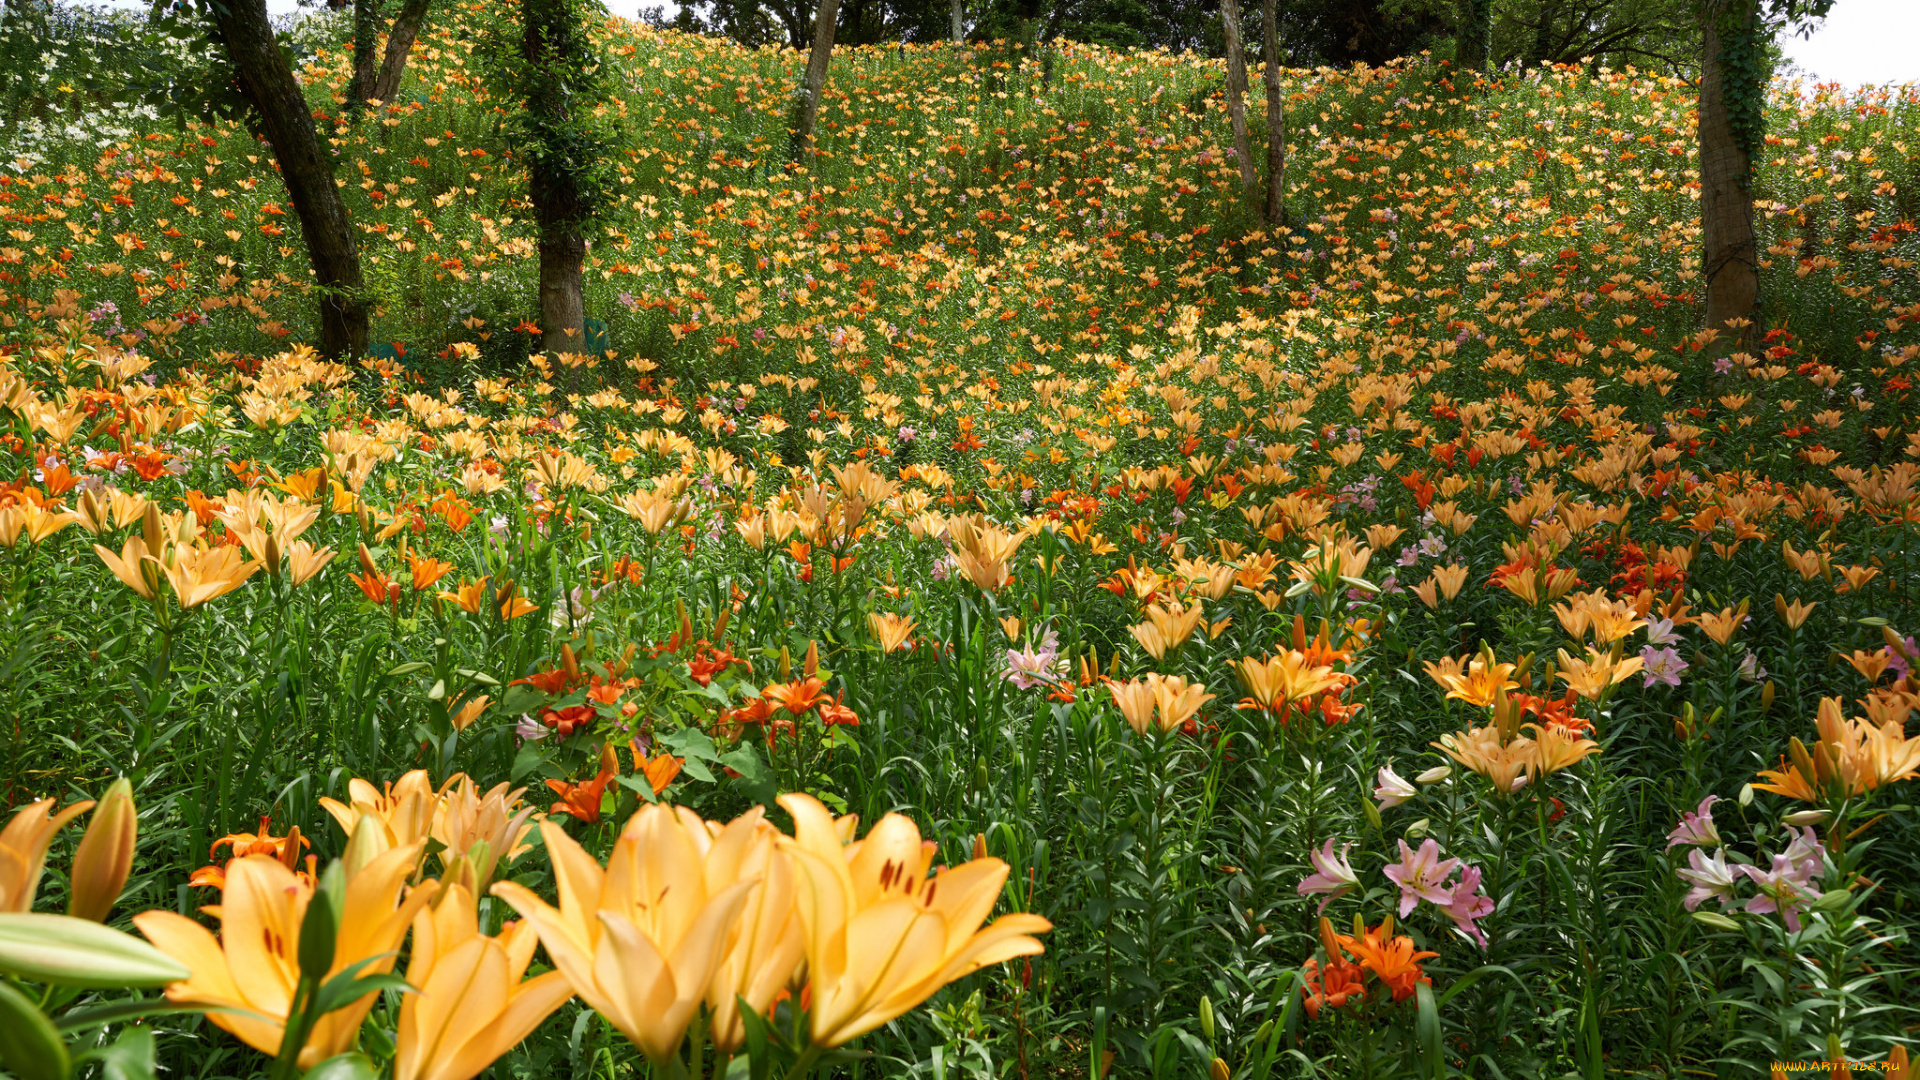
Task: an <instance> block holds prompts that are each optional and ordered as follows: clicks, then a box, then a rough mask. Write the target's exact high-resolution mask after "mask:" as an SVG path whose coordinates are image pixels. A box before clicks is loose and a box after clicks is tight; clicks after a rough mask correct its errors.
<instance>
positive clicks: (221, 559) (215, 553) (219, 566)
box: [115, 541, 263, 609]
mask: <svg viewBox="0 0 1920 1080" xmlns="http://www.w3.org/2000/svg"><path fill="white" fill-rule="evenodd" d="M129 543H131V541H129ZM262 565H263V564H262V563H260V562H259V561H257V560H255V561H243V556H242V554H241V551H240V549H239V548H236V547H229V546H227V545H224V544H223V545H221V546H219V547H217V548H206V547H202V546H200V545H198V544H195V545H193V546H191V547H189V546H186V545H175V546H174V547H172V548H170V549H169V550H168V551H167V556H166V558H164V559H162V560H160V569H161V570H163V571H165V573H166V575H167V582H168V584H170V585H172V586H173V592H174V595H175V596H177V597H178V598H179V600H180V606H181V607H182V608H183V609H185V608H196V607H199V606H200V605H201V604H204V603H206V602H207V601H209V600H214V599H218V598H219V597H222V596H225V595H227V594H228V593H230V592H232V591H233V590H235V589H237V588H239V587H240V586H242V585H244V584H246V581H247V579H248V578H250V577H252V576H253V573H254V571H256V570H258V569H260V567H261V566H262ZM118 572H119V571H117V570H116V571H115V573H118ZM120 580H122V581H125V580H126V578H125V577H122V578H121V579H120Z"/></svg>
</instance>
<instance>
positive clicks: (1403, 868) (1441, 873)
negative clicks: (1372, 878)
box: [1383, 837, 1460, 919]
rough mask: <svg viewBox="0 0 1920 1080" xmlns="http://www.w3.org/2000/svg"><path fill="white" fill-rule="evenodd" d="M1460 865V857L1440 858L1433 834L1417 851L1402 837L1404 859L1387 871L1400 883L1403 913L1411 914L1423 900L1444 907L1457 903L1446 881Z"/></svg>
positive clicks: (1404, 916)
mask: <svg viewBox="0 0 1920 1080" xmlns="http://www.w3.org/2000/svg"><path fill="white" fill-rule="evenodd" d="M1459 865H1460V860H1459V859H1445V860H1443V859H1441V858H1440V845H1439V844H1438V843H1437V842H1435V841H1434V839H1433V838H1432V837H1428V838H1427V840H1426V842H1425V843H1423V844H1421V845H1420V850H1419V851H1417V852H1416V851H1414V850H1413V849H1412V848H1409V847H1408V846H1407V842H1406V841H1405V840H1402V841H1400V861H1399V862H1397V863H1394V864H1393V865H1391V866H1388V867H1387V868H1386V869H1385V871H1383V872H1384V873H1385V874H1386V875H1387V878H1388V879H1389V880H1391V881H1392V882H1393V883H1394V884H1396V885H1398V886H1400V917H1401V918H1403V919H1404V918H1406V917H1407V916H1408V915H1411V914H1412V913H1413V909H1414V908H1415V907H1418V906H1419V904H1420V901H1422V900H1425V901H1427V902H1428V903H1430V904H1436V905H1438V906H1440V907H1446V906H1448V905H1449V904H1451V903H1453V893H1451V892H1449V891H1448V890H1447V886H1446V884H1445V883H1446V880H1447V877H1448V876H1449V875H1450V874H1452V873H1453V871H1454V870H1455V868H1457V867H1458V866H1459Z"/></svg>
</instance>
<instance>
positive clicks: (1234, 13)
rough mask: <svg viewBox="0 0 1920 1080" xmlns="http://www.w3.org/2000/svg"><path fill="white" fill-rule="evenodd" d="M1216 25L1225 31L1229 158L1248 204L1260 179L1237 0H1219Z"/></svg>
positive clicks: (1251, 200) (1238, 0) (1238, 2)
mask: <svg viewBox="0 0 1920 1080" xmlns="http://www.w3.org/2000/svg"><path fill="white" fill-rule="evenodd" d="M1220 23H1221V26H1222V27H1224V28H1225V30H1226V32H1227V115H1228V116H1230V117H1232V118H1233V156H1234V158H1235V159H1236V160H1237V161H1238V162H1239V165H1240V193H1241V195H1242V196H1244V197H1245V198H1246V200H1247V202H1248V203H1252V202H1253V199H1254V193H1255V192H1256V191H1258V190H1259V184H1260V180H1259V177H1258V176H1256V175H1255V174H1254V171H1253V142H1252V140H1251V139H1250V138H1248V136H1247V57H1246V53H1245V52H1244V51H1242V50H1241V48H1240V0H1220Z"/></svg>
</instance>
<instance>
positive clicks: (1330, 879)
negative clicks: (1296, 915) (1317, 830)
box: [1300, 837, 1360, 915]
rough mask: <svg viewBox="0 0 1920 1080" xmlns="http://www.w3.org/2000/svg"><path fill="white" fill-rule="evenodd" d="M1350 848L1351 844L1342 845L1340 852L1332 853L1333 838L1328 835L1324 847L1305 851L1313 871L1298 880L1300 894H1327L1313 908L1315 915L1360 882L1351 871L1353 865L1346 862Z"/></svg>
mask: <svg viewBox="0 0 1920 1080" xmlns="http://www.w3.org/2000/svg"><path fill="white" fill-rule="evenodd" d="M1352 849H1353V845H1352V844H1347V845H1344V846H1343V847H1341V849H1340V854H1338V855H1335V854H1334V853H1333V838H1332V837H1328V838H1327V843H1326V845H1325V846H1324V847H1322V848H1321V849H1320V850H1318V851H1309V852H1308V853H1307V858H1308V859H1310V860H1312V862H1313V869H1314V873H1313V874H1312V875H1311V876H1309V877H1308V878H1306V879H1305V880H1304V881H1302V882H1300V895H1301V896H1306V895H1309V894H1311V893H1326V894H1327V896H1326V897H1325V898H1324V899H1322V900H1321V901H1320V906H1319V907H1318V908H1316V909H1314V914H1315V915H1318V914H1320V913H1321V912H1324V911H1326V910H1327V905H1328V904H1331V903H1333V902H1334V901H1335V900H1337V899H1339V898H1340V897H1341V896H1343V895H1345V894H1346V892H1347V890H1349V889H1352V888H1354V887H1355V886H1357V885H1359V884H1360V878H1359V876H1358V875H1356V874H1355V873H1354V872H1353V866H1352V865H1351V864H1349V863H1348V862H1347V852H1348V851H1350V850H1352Z"/></svg>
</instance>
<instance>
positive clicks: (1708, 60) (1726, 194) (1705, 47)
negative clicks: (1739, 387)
mask: <svg viewBox="0 0 1920 1080" xmlns="http://www.w3.org/2000/svg"><path fill="white" fill-rule="evenodd" d="M1724 3H1730V4H1732V5H1737V6H1736V7H1733V8H1732V9H1731V10H1733V11H1734V13H1735V18H1736V23H1735V25H1736V26H1744V27H1751V26H1752V25H1753V20H1754V17H1755V15H1756V12H1755V7H1756V5H1757V0H1724ZM1716 8H1723V4H1713V5H1709V6H1708V8H1707V13H1706V17H1705V19H1704V20H1703V31H1704V33H1703V40H1702V49H1701V62H1700V110H1699V111H1700V232H1701V236H1702V239H1703V240H1704V241H1705V246H1706V252H1705V255H1706V258H1705V261H1704V264H1703V265H1702V268H1701V269H1702V273H1703V276H1704V277H1705V278H1706V282H1707V326H1708V328H1710V329H1716V330H1725V329H1727V320H1729V319H1739V318H1747V319H1751V318H1752V317H1753V315H1754V309H1755V305H1756V304H1757V302H1758V300H1759V296H1760V265H1759V249H1758V246H1757V245H1756V244H1755V242H1754V233H1753V190H1752V177H1753V162H1752V160H1751V158H1750V157H1749V156H1748V154H1747V150H1746V148H1745V147H1743V146H1742V145H1741V143H1740V140H1739V138H1738V137H1737V135H1736V133H1735V131H1734V126H1733V117H1732V114H1731V112H1730V110H1729V109H1728V93H1727V91H1728V86H1727V83H1728V79H1729V74H1730V73H1729V72H1728V71H1727V70H1726V68H1725V67H1724V66H1723V64H1722V63H1721V60H1722V55H1721V53H1722V50H1721V44H1722V43H1721V36H1720V25H1719V24H1718V20H1717V14H1718V12H1717V11H1716V10H1715V9H1716ZM1737 92H1738V90H1737V88H1736V93H1737ZM1756 92H1757V88H1756ZM1751 330H1752V327H1748V331H1749V333H1748V334H1744V335H1742V337H1746V336H1750V334H1751Z"/></svg>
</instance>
